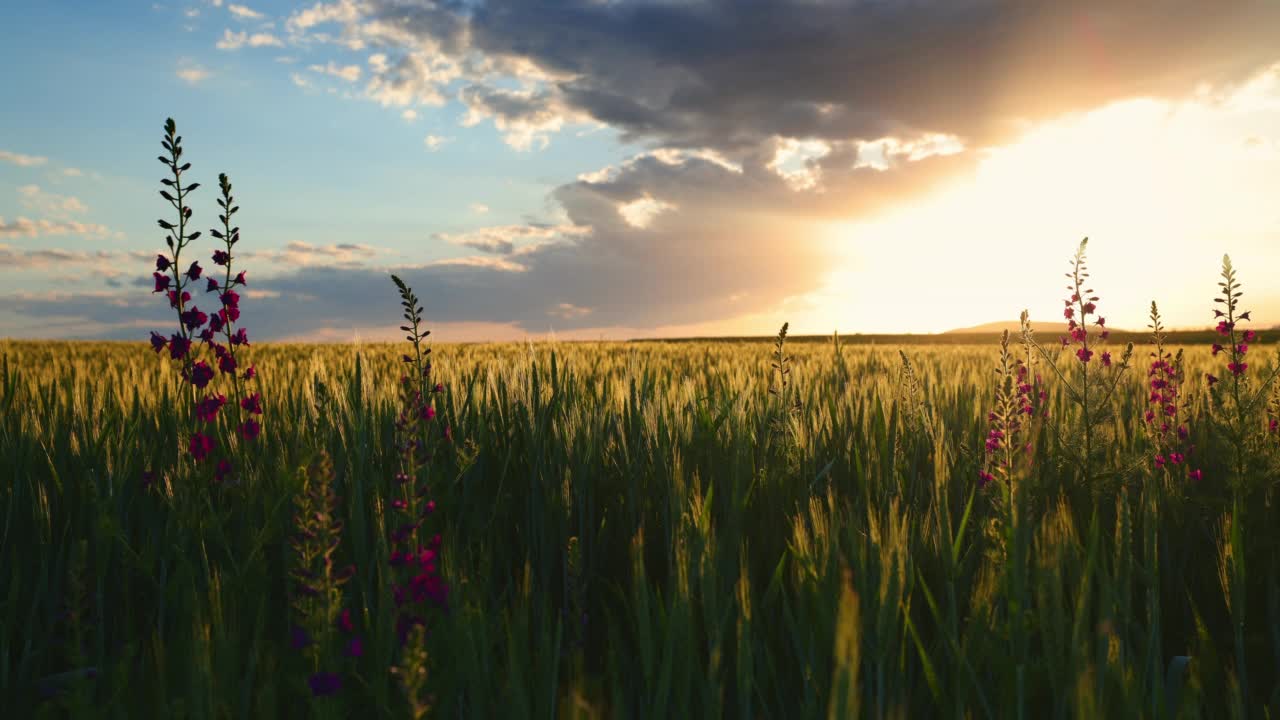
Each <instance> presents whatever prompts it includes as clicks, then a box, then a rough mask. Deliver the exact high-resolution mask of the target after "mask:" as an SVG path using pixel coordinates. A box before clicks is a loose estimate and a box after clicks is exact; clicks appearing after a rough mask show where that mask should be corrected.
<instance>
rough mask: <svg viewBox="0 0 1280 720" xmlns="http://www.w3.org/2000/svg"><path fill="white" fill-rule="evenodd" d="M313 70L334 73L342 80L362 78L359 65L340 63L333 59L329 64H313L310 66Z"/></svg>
mask: <svg viewBox="0 0 1280 720" xmlns="http://www.w3.org/2000/svg"><path fill="white" fill-rule="evenodd" d="M308 69H309V70H311V72H314V73H320V74H322V75H332V76H333V77H336V78H339V79H341V80H346V81H347V82H349V83H353V82H355V81H357V80H359V79H360V66H359V65H338V64H337V63H335V62H333V61H332V60H330V61H329V64H328V65H312V66H310V67H309V68H308Z"/></svg>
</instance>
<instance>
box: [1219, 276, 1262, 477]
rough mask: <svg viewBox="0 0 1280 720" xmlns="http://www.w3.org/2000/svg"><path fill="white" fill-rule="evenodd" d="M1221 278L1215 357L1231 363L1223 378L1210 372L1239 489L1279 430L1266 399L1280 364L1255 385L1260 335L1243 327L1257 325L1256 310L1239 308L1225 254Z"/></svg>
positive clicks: (1235, 284) (1238, 289)
mask: <svg viewBox="0 0 1280 720" xmlns="http://www.w3.org/2000/svg"><path fill="white" fill-rule="evenodd" d="M1221 277H1222V280H1221V281H1220V282H1219V283H1218V287H1219V288H1221V289H1222V293H1221V296H1220V297H1217V298H1214V302H1215V303H1216V304H1218V305H1219V307H1217V308H1215V309H1214V311H1213V315H1214V319H1216V320H1217V321H1218V324H1217V327H1216V328H1215V330H1216V331H1217V333H1218V335H1220V336H1221V338H1222V340H1221V342H1218V343H1214V345H1213V355H1214V357H1218V356H1222V357H1223V360H1225V361H1226V365H1225V372H1223V373H1222V376H1221V378H1219V377H1218V376H1217V375H1214V374H1213V373H1209V374H1207V375H1206V382H1207V385H1208V390H1209V407H1210V410H1211V412H1210V419H1211V421H1212V422H1213V424H1214V425H1215V429H1216V430H1217V431H1218V433H1219V434H1220V436H1222V437H1224V438H1225V439H1226V440H1227V442H1228V443H1229V444H1230V445H1231V448H1232V474H1233V477H1232V483H1233V485H1234V486H1236V487H1237V488H1239V487H1240V486H1242V485H1243V484H1244V483H1245V482H1246V481H1247V480H1248V478H1249V477H1250V476H1251V475H1250V465H1251V462H1252V461H1253V460H1255V459H1258V456H1259V455H1260V453H1254V452H1253V449H1254V448H1255V447H1260V446H1261V445H1263V444H1264V443H1265V440H1266V436H1267V435H1268V434H1270V433H1272V432H1274V431H1275V430H1276V427H1275V426H1274V425H1273V424H1272V421H1273V420H1275V419H1276V416H1275V410H1276V409H1277V406H1276V405H1275V404H1274V402H1273V403H1272V404H1271V405H1270V406H1268V405H1267V400H1268V396H1269V393H1271V391H1272V390H1273V388H1275V389H1280V388H1276V382H1275V381H1276V378H1277V375H1280V362H1278V363H1276V367H1274V368H1272V369H1271V371H1270V372H1269V373H1267V374H1266V375H1265V376H1262V377H1261V379H1260V381H1259V382H1257V383H1256V385H1257V386H1256V387H1255V383H1254V380H1253V373H1251V372H1250V368H1249V357H1251V355H1250V347H1251V346H1252V345H1254V344H1255V343H1257V341H1258V335H1257V333H1255V332H1254V331H1253V330H1248V329H1242V328H1241V327H1240V325H1241V324H1242V323H1245V322H1250V321H1252V319H1253V318H1252V312H1251V311H1249V310H1241V309H1240V298H1241V297H1243V295H1244V292H1243V290H1242V289H1241V286H1240V281H1239V279H1238V277H1237V276H1236V271H1235V268H1234V267H1233V266H1232V264H1231V258H1230V257H1228V256H1226V255H1224V256H1223V257H1222V275H1221Z"/></svg>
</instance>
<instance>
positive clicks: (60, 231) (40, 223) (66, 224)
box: [0, 217, 120, 238]
mask: <svg viewBox="0 0 1280 720" xmlns="http://www.w3.org/2000/svg"><path fill="white" fill-rule="evenodd" d="M45 235H83V236H86V237H112V238H119V237H120V233H117V232H113V231H112V230H111V228H108V227H107V226H105V225H99V224H97V223H82V222H76V221H74V220H48V219H45V218H41V219H39V220H31V219H29V218H25V217H18V218H16V219H14V220H13V221H12V222H6V221H5V219H4V218H3V217H0V237H26V238H34V237H41V236H45Z"/></svg>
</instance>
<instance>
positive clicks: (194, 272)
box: [187, 262, 204, 280]
mask: <svg viewBox="0 0 1280 720" xmlns="http://www.w3.org/2000/svg"><path fill="white" fill-rule="evenodd" d="M203 272H204V270H203V269H201V267H200V263H198V262H193V263H191V267H189V268H187V277H189V278H191V279H192V280H199V279H200V274H201V273H203Z"/></svg>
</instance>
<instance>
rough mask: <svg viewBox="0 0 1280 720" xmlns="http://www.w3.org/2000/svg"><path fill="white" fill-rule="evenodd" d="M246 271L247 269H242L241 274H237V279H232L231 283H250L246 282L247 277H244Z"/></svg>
mask: <svg viewBox="0 0 1280 720" xmlns="http://www.w3.org/2000/svg"><path fill="white" fill-rule="evenodd" d="M245 272H246V271H244V270H242V271H240V274H239V275H236V279H235V280H232V281H231V284H232V285H248V284H249V283H247V282H245V279H244V274H245Z"/></svg>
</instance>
